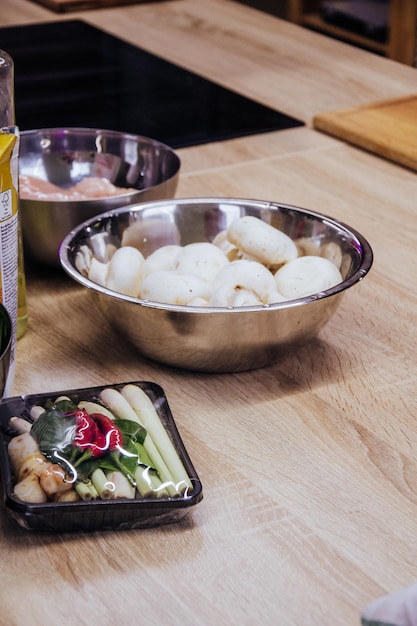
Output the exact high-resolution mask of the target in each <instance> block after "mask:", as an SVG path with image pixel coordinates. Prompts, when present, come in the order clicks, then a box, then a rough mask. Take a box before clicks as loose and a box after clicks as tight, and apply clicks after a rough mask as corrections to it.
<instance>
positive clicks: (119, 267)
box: [76, 215, 343, 307]
mask: <svg viewBox="0 0 417 626" xmlns="http://www.w3.org/2000/svg"><path fill="white" fill-rule="evenodd" d="M334 261H335V262H333V260H329V259H327V258H324V257H322V256H318V255H316V254H308V250H307V253H305V251H301V249H300V245H298V246H297V245H296V244H295V243H294V241H292V239H291V238H290V237H288V235H286V234H285V233H283V232H282V231H280V230H278V229H276V228H274V227H273V226H271V225H270V224H268V223H266V222H264V221H262V220H261V219H259V218H257V217H253V216H249V215H247V216H244V217H241V218H238V219H236V220H235V221H234V222H233V223H232V224H231V225H230V226H229V228H228V229H227V230H224V231H221V232H220V233H219V234H218V235H217V236H216V237H215V239H214V240H213V241H212V243H209V242H196V243H190V244H187V245H185V246H180V245H164V246H161V247H160V248H158V249H157V250H155V251H154V252H152V253H151V254H149V256H147V257H146V258H145V257H144V255H143V254H142V252H140V251H139V250H138V249H137V248H136V247H133V246H130V245H124V246H123V245H122V247H120V248H118V249H117V250H116V251H115V252H114V254H113V255H112V256H111V258H110V260H109V261H108V262H107V263H102V262H101V261H99V260H97V259H96V258H95V257H94V256H93V255H92V253H91V251H88V254H86V251H85V250H82V251H80V252H79V254H78V256H77V259H76V265H77V268H78V270H79V271H80V272H82V273H83V274H84V275H86V276H87V277H88V278H89V279H90V280H91V281H93V282H95V283H97V284H99V285H102V286H104V287H106V288H108V289H111V290H113V291H115V292H118V293H120V294H125V295H128V296H132V297H134V298H140V299H143V300H148V301H152V302H160V303H165V304H175V305H185V306H209V307H243V306H257V305H267V304H273V303H276V302H283V301H286V300H293V299H296V298H301V297H305V296H309V295H312V294H316V293H319V292H322V291H324V290H326V289H329V288H331V287H333V286H335V285H337V284H339V283H340V282H342V280H343V278H342V275H341V273H340V270H339V267H338V266H337V265H336V263H337V262H338V260H337V259H336V258H335V259H334ZM339 264H340V261H339Z"/></svg>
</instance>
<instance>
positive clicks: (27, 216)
mask: <svg viewBox="0 0 417 626" xmlns="http://www.w3.org/2000/svg"><path fill="white" fill-rule="evenodd" d="M179 171H180V159H179V157H178V155H177V154H176V153H175V151H174V150H173V149H172V148H170V147H169V146H167V145H165V144H163V143H160V142H159V141H156V140H154V139H149V138H148V137H141V136H138V135H129V134H125V133H121V132H117V131H110V130H100V129H90V128H44V129H37V130H27V131H23V132H22V133H21V137H20V149H19V173H20V174H22V175H25V174H27V175H32V176H36V177H38V178H41V179H43V180H46V181H49V182H51V183H54V184H55V185H57V186H59V187H63V188H64V189H65V188H68V187H71V186H73V185H75V184H76V183H77V182H79V181H80V180H82V179H83V178H85V177H86V176H100V175H105V177H106V178H108V180H110V182H112V183H113V184H114V185H116V186H118V187H132V188H134V189H135V190H136V191H134V192H132V193H128V194H123V195H118V196H112V197H108V198H101V199H94V200H80V201H79V200H77V201H56V200H50V201H48V200H25V199H21V200H20V212H21V221H22V235H23V242H24V248H25V253H27V255H28V257H30V258H32V259H34V260H35V261H38V262H40V263H42V264H45V265H50V266H58V267H59V257H58V247H59V244H60V243H61V241H62V239H63V238H64V237H65V235H66V234H67V233H68V232H69V231H70V230H71V229H72V228H74V227H75V226H76V225H77V224H80V223H81V222H84V221H85V220H87V219H89V218H90V217H94V216H95V215H98V214H99V213H103V212H104V211H109V210H111V209H114V208H116V207H121V206H126V205H129V204H136V203H138V202H145V201H149V200H158V199H164V198H173V197H174V195H175V191H176V188H177V184H178V177H179Z"/></svg>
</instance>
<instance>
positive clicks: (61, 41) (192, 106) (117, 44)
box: [0, 20, 303, 148]
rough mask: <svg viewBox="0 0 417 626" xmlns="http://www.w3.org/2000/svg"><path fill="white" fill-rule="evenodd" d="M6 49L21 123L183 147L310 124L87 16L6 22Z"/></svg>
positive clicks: (1, 39) (0, 33)
mask: <svg viewBox="0 0 417 626" xmlns="http://www.w3.org/2000/svg"><path fill="white" fill-rule="evenodd" d="M0 49H3V50H7V52H9V54H11V55H12V57H13V59H14V63H15V99H16V122H17V124H18V125H19V127H20V129H21V130H29V129H33V128H50V127H59V126H75V127H77V126H78V127H92V128H107V129H112V130H119V131H123V132H129V133H135V134H141V135H145V136H148V137H153V138H154V139H158V140H159V141H162V142H164V143H167V144H168V145H170V146H172V147H173V148H180V147H185V146H190V145H197V144H203V143H208V142H211V141H220V140H224V139H231V138H234V137H242V136H245V135H253V134H256V133H263V132H268V131H273V130H281V129H285V128H293V127H296V126H302V125H303V123H302V122H300V121H299V120H296V119H294V118H292V117H290V116H288V115H284V114H283V113H280V112H279V111H275V110H274V109H271V108H269V107H266V106H263V105H261V104H259V103H257V102H254V101H252V100H250V99H248V98H245V97H243V96H241V95H239V94H237V93H234V92H233V91H230V90H229V89H225V88H223V87H221V86H220V85H217V84H215V83H213V82H211V81H209V80H206V79H205V78H203V77H201V76H198V75H197V74H194V73H192V72H189V71H187V70H185V69H183V68H181V67H179V66H177V65H174V64H173V63H170V62H168V61H166V60H164V59H162V58H160V57H158V56H155V55H153V54H150V53H148V52H146V51H145V50H142V49H140V48H137V47H135V46H132V45H130V44H128V43H126V42H124V41H122V40H121V39H118V38H117V37H113V36H112V35H109V34H108V33H105V32H104V31H101V30H99V29H97V28H95V27H93V26H91V25H89V24H88V23H87V22H84V21H82V20H68V21H57V22H48V23H41V24H33V25H27V26H26V25H25V26H13V27H5V28H0Z"/></svg>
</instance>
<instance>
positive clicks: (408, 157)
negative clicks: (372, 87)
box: [313, 94, 417, 170]
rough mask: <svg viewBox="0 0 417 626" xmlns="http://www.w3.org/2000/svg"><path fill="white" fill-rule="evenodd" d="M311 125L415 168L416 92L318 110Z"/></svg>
mask: <svg viewBox="0 0 417 626" xmlns="http://www.w3.org/2000/svg"><path fill="white" fill-rule="evenodd" d="M313 127H314V128H316V129H317V130H321V131H323V132H325V133H328V134H330V135H334V136H336V137H339V138H340V139H343V140H345V141H348V142H349V143H352V144H354V145H356V146H359V147H360V148H364V149H365V150H369V151H371V152H374V153H376V154H378V155H380V156H382V157H385V158H387V159H389V160H391V161H395V162H396V163H399V164H400V165H404V166H406V167H409V168H411V169H413V170H417V94H416V95H409V96H406V97H402V98H394V99H390V100H381V101H379V102H374V103H370V104H365V105H361V106H358V107H355V108H351V109H342V110H339V111H330V112H328V113H320V114H319V115H316V116H315V117H314V118H313Z"/></svg>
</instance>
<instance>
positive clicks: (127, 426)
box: [114, 419, 147, 443]
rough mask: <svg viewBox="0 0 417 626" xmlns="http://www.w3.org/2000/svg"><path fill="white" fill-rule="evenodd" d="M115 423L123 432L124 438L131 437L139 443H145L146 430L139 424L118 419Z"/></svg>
mask: <svg viewBox="0 0 417 626" xmlns="http://www.w3.org/2000/svg"><path fill="white" fill-rule="evenodd" d="M114 423H115V424H116V426H117V428H118V429H119V430H120V431H121V433H122V435H123V437H125V436H126V437H129V438H130V439H133V440H134V441H138V442H139V443H143V442H144V441H145V437H146V435H147V432H146V429H145V428H144V427H143V426H141V425H140V424H138V423H137V422H134V421H133V420H124V419H116V420H114ZM123 442H124V439H123Z"/></svg>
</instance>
